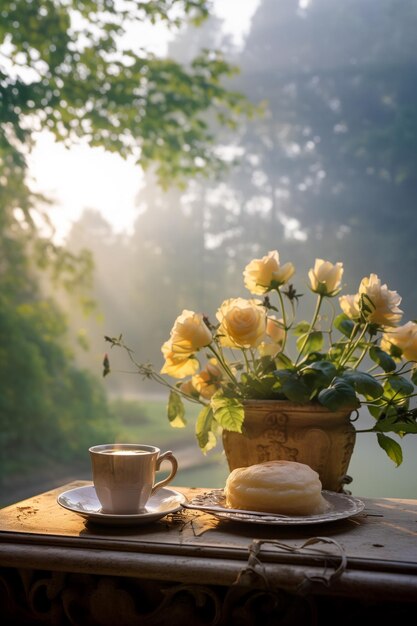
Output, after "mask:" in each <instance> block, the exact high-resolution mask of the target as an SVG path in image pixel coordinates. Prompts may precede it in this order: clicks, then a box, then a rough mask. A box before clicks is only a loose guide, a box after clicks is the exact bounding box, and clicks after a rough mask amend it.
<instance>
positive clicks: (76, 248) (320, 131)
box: [44, 0, 417, 498]
mask: <svg viewBox="0 0 417 626" xmlns="http://www.w3.org/2000/svg"><path fill="white" fill-rule="evenodd" d="M238 4H239V3H238V2H235V5H236V11H239V7H238ZM416 30H417V1H415V0H407V1H404V2H398V1H395V0H343V1H340V2H335V1H334V0H311V1H310V2H308V1H307V0H305V1H304V2H303V1H301V2H298V1H297V0H279V1H277V0H260V1H259V3H258V6H257V8H256V10H255V12H254V14H253V17H252V20H251V23H250V29H249V32H248V34H247V36H246V38H245V40H244V42H243V44H242V45H241V46H239V47H237V46H236V45H235V42H233V40H232V39H231V38H230V36H228V35H227V34H225V33H224V31H223V30H222V24H221V20H220V19H219V18H214V17H213V18H210V19H209V20H208V21H207V22H205V23H204V24H203V25H202V26H201V27H200V28H198V29H196V28H194V27H189V28H186V29H183V30H182V31H181V32H180V34H179V35H178V36H177V37H176V38H175V39H174V40H173V41H171V42H170V44H169V46H168V52H167V54H168V56H170V57H173V58H175V59H177V60H179V61H181V62H188V61H190V60H191V58H192V57H193V56H195V54H196V53H198V50H199V49H200V48H221V49H222V50H223V51H224V52H226V53H227V57H228V59H229V60H230V61H232V62H233V63H235V64H236V65H238V66H239V67H240V74H239V75H238V76H237V77H235V78H233V79H230V85H228V86H229V87H230V88H232V89H234V90H237V91H241V92H243V93H244V94H245V95H246V96H247V97H248V99H249V100H250V101H251V102H252V103H254V104H255V105H260V108H261V110H262V113H260V114H259V115H255V117H254V118H253V119H248V120H244V121H243V122H242V123H241V125H239V126H238V127H237V128H236V129H232V130H225V129H224V128H223V129H221V131H219V130H218V129H216V127H215V125H214V124H213V133H215V137H216V144H217V149H218V150H219V151H220V152H221V153H222V154H225V155H227V156H228V158H229V160H230V168H229V169H225V171H224V172H223V173H222V175H221V176H220V177H217V178H216V177H214V176H212V177H209V178H208V179H207V180H197V179H193V180H190V181H189V184H188V185H187V187H186V188H183V189H182V188H178V187H175V186H174V187H172V188H169V189H168V190H164V189H162V188H161V187H160V186H159V185H158V184H157V181H156V178H155V176H154V174H153V172H152V170H148V172H147V173H146V174H144V175H143V174H142V173H139V172H138V193H137V195H136V198H135V215H134V218H133V220H132V223H131V225H130V228H129V230H127V231H124V232H120V231H116V230H115V228H114V226H112V224H111V223H110V221H108V220H107V219H106V217H105V216H104V215H103V213H102V212H101V210H100V206H84V207H83V211H82V214H81V216H80V217H79V219H77V220H76V221H75V222H74V223H73V224H72V226H71V228H70V230H69V231H68V233H67V234H66V236H65V240H64V244H65V246H66V247H67V249H68V250H69V251H71V252H74V253H79V252H80V251H82V250H83V249H88V250H90V251H91V252H92V255H93V260H94V280H93V285H92V290H91V297H92V299H93V300H94V302H95V307H96V308H95V309H94V310H93V312H92V313H91V314H90V315H89V316H87V317H86V316H85V315H83V313H82V312H81V310H79V309H78V308H77V307H75V306H74V305H73V304H72V302H71V300H70V298H69V297H68V296H67V295H65V294H64V293H63V292H62V293H60V291H59V290H57V289H56V287H51V286H50V285H49V284H48V283H45V285H44V288H45V289H46V290H48V289H49V290H50V291H51V292H52V291H53V293H54V295H55V296H56V297H57V298H58V300H59V302H60V306H61V308H62V310H63V311H64V312H65V315H66V318H67V321H68V324H69V327H70V333H71V341H72V348H73V350H74V353H75V357H76V360H77V363H78V364H79V365H80V366H81V367H83V368H86V369H87V370H88V371H89V372H90V373H91V374H92V375H94V376H96V377H97V378H100V377H101V364H102V359H103V354H104V352H105V351H108V344H107V345H106V342H105V341H104V335H110V336H118V335H119V334H120V333H122V334H123V337H124V340H125V342H126V344H127V345H128V346H129V347H130V348H132V349H133V350H134V352H135V355H136V359H137V360H138V361H140V362H147V361H150V362H152V363H153V364H154V366H155V367H156V368H157V369H159V368H160V367H161V366H162V354H161V346H162V344H163V342H164V341H165V340H166V339H167V338H168V336H169V332H170V329H171V327H172V325H173V322H174V320H175V318H176V317H177V316H178V315H179V314H180V313H181V311H182V310H183V309H191V310H195V311H201V312H203V313H204V314H206V315H207V316H208V317H209V318H211V319H214V316H215V312H216V310H217V308H218V306H219V305H220V304H221V302H222V301H223V300H224V299H226V298H230V297H237V296H242V297H247V295H248V294H247V291H246V290H245V288H244V286H243V279H242V271H243V269H244V267H245V265H246V264H247V263H248V262H249V261H250V260H251V259H252V258H255V257H261V256H264V255H265V254H266V253H267V252H268V251H269V250H275V249H277V250H278V251H279V253H280V257H281V259H282V261H283V262H286V261H291V262H293V263H294V265H295V266H296V274H295V276H294V279H293V282H294V285H295V286H296V288H297V291H299V292H300V293H303V294H305V295H304V297H303V298H302V299H301V302H300V309H301V313H300V315H299V319H304V317H305V316H307V315H308V314H309V312H310V309H309V307H310V305H311V306H312V299H311V298H310V296H309V293H308V287H307V271H308V269H309V268H310V267H312V266H313V264H314V260H315V258H316V257H319V258H323V259H328V260H330V261H332V262H333V263H335V262H337V261H342V262H343V263H344V268H345V273H344V283H345V286H344V289H343V292H344V293H355V292H356V291H357V287H358V285H359V282H360V280H361V279H362V278H363V277H364V276H367V275H369V274H370V273H371V272H374V273H376V274H378V276H379V277H380V278H381V280H382V282H383V283H387V285H388V287H389V288H390V289H393V290H396V291H398V293H399V294H400V295H401V296H402V298H403V300H402V303H401V308H402V309H403V311H404V316H403V320H404V323H405V322H406V321H408V320H409V319H415V318H416V317H417V290H416V287H415V283H416V270H417V248H416V241H417V217H416V198H417V38H416V36H415V33H416ZM114 185H115V186H117V185H118V181H117V178H115V179H114ZM119 209H120V207H118V206H115V207H114V211H115V212H117V211H118V210H119ZM109 357H110V364H111V370H112V371H111V374H110V375H109V376H108V377H106V378H105V379H104V380H101V382H100V385H102V387H103V389H104V391H105V393H106V394H107V395H108V397H109V398H111V399H112V401H113V402H116V403H117V402H118V401H120V399H121V398H124V399H127V400H129V401H132V402H134V403H135V402H138V403H139V404H140V403H141V402H142V403H146V402H154V401H155V402H157V403H158V402H159V404H157V405H156V406H157V407H158V408H157V409H156V410H155V412H154V413H152V411H151V413H149V414H147V413H146V410H144V415H142V418H141V419H144V422H143V423H144V424H145V425H146V424H147V427H149V422H150V421H153V424H154V426H155V424H156V423H157V424H162V422H163V423H164V425H165V423H166V422H167V419H166V417H165V414H164V402H165V393H164V391H163V389H161V388H160V387H157V386H154V385H152V384H151V383H150V382H149V381H143V380H141V379H140V377H139V376H137V375H136V374H135V373H134V371H133V368H132V367H131V365H130V364H129V361H128V359H127V357H126V354H125V353H123V352H122V351H117V350H111V351H110V352H109ZM129 370H130V371H131V372H132V373H127V371H129ZM142 406H144V405H142ZM115 407H116V408H115ZM134 407H135V405H134V404H133V405H131V406H130V409H127V408H126V405H123V407H122V405H119V409H120V413H119V415H121V414H122V413H123V412H125V413H123V414H124V416H125V417H126V416H127V417H126V419H127V421H128V422H129V420H130V422H129V423H130V424H132V425H133V426H135V424H136V426H137V425H138V424H139V423H140V419H139V418H138V420H139V421H136V422H135V408H134ZM113 409H114V410H115V411H116V413H117V404H116V405H113ZM129 411H130V413H129ZM126 412H127V413H129V415H127V413H126ZM116 413H115V414H116ZM150 415H151V417H150ZM168 429H169V427H168ZM171 431H172V439H169V437H168V435H167V440H166V441H164V444H165V443H166V445H167V446H168V445H169V444H171V443H172V447H173V449H174V450H175V449H176V448H178V449H181V450H186V454H185V453H184V454H185V457H184V458H186V462H184V466H187V467H190V473H189V475H187V476H186V477H185V475H184V480H185V479H187V480H188V482H189V484H202V482H203V478H202V474H199V472H201V468H203V467H204V464H207V467H208V468H209V469H208V470H207V472H209V470H210V472H212V473H211V474H210V473H206V474H205V476H206V478H207V480H206V484H207V485H210V484H211V486H214V487H215V486H222V484H223V483H222V481H223V479H224V477H225V476H226V475H227V471H226V466H225V461H224V458H223V457H222V455H221V451H219V450H216V451H214V452H213V453H212V460H210V459H209V458H206V457H203V456H202V455H201V453H200V451H199V450H198V446H197V444H196V443H194V441H193V420H192V418H190V419H189V428H187V429H186V431H185V432H181V431H177V430H176V431H175V432H174V429H171ZM142 432H143V433H147V432H148V431H146V429H145V430H144V431H142ZM136 434H137V433H136ZM136 434H135V436H136ZM138 436H140V435H138ZM147 436H149V435H147ZM96 443H102V442H98V441H97V442H96ZM148 443H154V444H155V443H156V444H157V443H158V442H156V441H150V442H149V441H148ZM194 445H195V450H194V449H193V446H194ZM208 457H210V454H209V455H208ZM404 457H405V460H404V463H403V465H402V466H401V467H399V468H395V467H394V465H393V464H392V462H391V461H390V460H389V459H388V458H387V457H386V456H385V454H384V453H383V452H382V451H381V450H380V449H379V448H378V446H377V444H376V441H375V439H374V436H373V435H363V436H358V441H357V445H356V448H355V452H354V456H353V458H352V462H351V466H350V469H349V473H350V474H351V475H352V476H353V478H354V482H353V484H352V485H353V487H352V489H353V493H354V494H355V495H363V496H392V497H409V498H416V497H417V486H416V481H415V478H414V476H415V474H416V471H417V454H416V442H415V441H414V439H413V438H410V439H409V440H408V439H407V440H406V441H405V442H404ZM85 471H87V470H85ZM216 482H217V484H215V483H216ZM177 484H180V482H179V481H177Z"/></svg>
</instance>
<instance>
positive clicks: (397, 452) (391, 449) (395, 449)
mask: <svg viewBox="0 0 417 626" xmlns="http://www.w3.org/2000/svg"><path fill="white" fill-rule="evenodd" d="M376 436H377V438H378V443H379V445H380V446H381V448H382V449H383V450H385V452H386V453H387V454H388V456H389V458H390V459H391V461H394V463H395V464H396V466H397V467H398V466H399V465H401V463H402V462H403V452H402V450H401V446H400V444H399V443H397V442H396V441H394V439H391V437H387V436H386V435H383V434H382V433H377V435H376Z"/></svg>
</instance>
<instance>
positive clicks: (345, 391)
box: [318, 377, 360, 411]
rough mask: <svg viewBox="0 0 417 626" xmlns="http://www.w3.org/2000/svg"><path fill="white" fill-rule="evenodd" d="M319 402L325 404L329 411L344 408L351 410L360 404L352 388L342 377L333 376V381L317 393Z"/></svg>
mask: <svg viewBox="0 0 417 626" xmlns="http://www.w3.org/2000/svg"><path fill="white" fill-rule="evenodd" d="M318 400H319V402H320V404H322V405H323V406H326V407H327V408H328V409H330V410H331V411H338V410H339V409H346V410H347V411H352V410H353V409H356V408H358V407H359V406H360V402H359V400H358V398H357V397H356V393H355V390H354V388H353V387H352V386H351V385H350V384H349V383H347V382H346V381H345V380H343V379H342V378H339V377H338V378H335V380H334V381H333V383H332V384H331V385H330V386H329V387H328V388H327V389H322V390H321V391H320V393H319V394H318Z"/></svg>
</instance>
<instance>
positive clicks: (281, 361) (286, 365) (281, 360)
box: [275, 352, 295, 370]
mask: <svg viewBox="0 0 417 626" xmlns="http://www.w3.org/2000/svg"><path fill="white" fill-rule="evenodd" d="M275 365H276V368H277V369H278V370H294V369H295V368H294V364H293V362H292V361H291V359H290V358H289V357H287V356H286V355H285V354H283V353H282V352H280V353H279V354H277V356H276V357H275Z"/></svg>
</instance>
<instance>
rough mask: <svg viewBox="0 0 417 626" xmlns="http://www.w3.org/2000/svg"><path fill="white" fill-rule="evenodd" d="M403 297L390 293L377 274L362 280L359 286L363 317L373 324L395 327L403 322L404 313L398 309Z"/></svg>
mask: <svg viewBox="0 0 417 626" xmlns="http://www.w3.org/2000/svg"><path fill="white" fill-rule="evenodd" d="M400 302H401V296H399V295H398V293H397V292H396V291H390V290H389V289H388V287H387V285H381V281H380V279H379V278H378V276H377V275H376V274H371V275H370V276H369V278H367V277H365V278H362V281H361V284H360V285H359V303H360V308H361V312H362V315H363V316H364V318H365V319H366V320H367V321H368V322H371V323H372V324H379V325H380V326H395V325H396V324H398V322H399V321H400V320H401V316H402V314H403V312H402V311H401V309H399V308H398V305H399V304H400Z"/></svg>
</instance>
